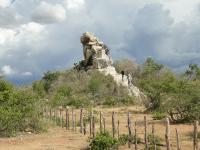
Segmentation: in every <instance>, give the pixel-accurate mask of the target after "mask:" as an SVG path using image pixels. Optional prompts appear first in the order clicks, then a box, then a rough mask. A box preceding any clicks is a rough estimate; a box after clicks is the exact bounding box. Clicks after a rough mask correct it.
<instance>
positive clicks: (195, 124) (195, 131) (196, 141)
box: [193, 121, 199, 150]
mask: <svg viewBox="0 0 200 150" xmlns="http://www.w3.org/2000/svg"><path fill="white" fill-rule="evenodd" d="M198 126H199V122H198V121H195V122H194V133H193V135H194V139H193V148H194V150H199V146H198Z"/></svg>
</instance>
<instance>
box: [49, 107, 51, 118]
mask: <svg viewBox="0 0 200 150" xmlns="http://www.w3.org/2000/svg"><path fill="white" fill-rule="evenodd" d="M49 111H50V119H52V110H51V107H50V110H49Z"/></svg>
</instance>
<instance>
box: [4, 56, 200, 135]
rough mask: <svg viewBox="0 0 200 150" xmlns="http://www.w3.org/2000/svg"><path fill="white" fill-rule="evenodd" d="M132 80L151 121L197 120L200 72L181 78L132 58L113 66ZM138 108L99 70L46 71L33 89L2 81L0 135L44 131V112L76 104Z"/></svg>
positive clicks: (188, 72) (195, 70) (192, 70)
mask: <svg viewBox="0 0 200 150" xmlns="http://www.w3.org/2000/svg"><path fill="white" fill-rule="evenodd" d="M114 66H115V67H116V70H117V71H118V72H119V73H120V72H121V71H122V70H124V71H125V73H126V74H128V73H130V74H131V75H132V77H133V84H135V85H136V86H138V87H139V88H140V90H141V91H142V92H143V93H144V94H145V95H146V96H147V97H146V99H144V100H143V101H142V103H141V102H140V104H143V105H145V107H146V110H147V112H152V113H153V118H154V119H162V118H164V117H166V116H169V117H170V118H171V121H173V122H174V123H182V122H193V121H194V120H200V68H199V67H198V66H197V65H194V64H191V65H189V67H188V69H187V70H186V71H185V72H184V73H182V74H175V73H173V72H172V71H171V70H170V69H167V68H166V67H165V66H164V65H162V64H158V63H156V62H155V61H154V60H153V59H151V58H148V59H147V60H146V62H145V63H144V64H143V65H138V64H136V63H134V62H133V61H131V60H126V59H125V60H120V61H116V62H115V63H114ZM134 104H139V101H138V100H137V99H136V98H135V97H134V96H128V91H127V90H126V88H124V87H122V86H120V85H117V84H116V83H115V82H114V80H113V78H112V76H109V75H108V76H105V75H103V74H101V73H99V72H98V71H95V70H93V71H87V72H85V71H77V70H75V69H70V70H66V71H63V72H47V73H45V74H44V76H43V78H42V80H40V81H35V82H34V83H33V84H32V87H29V88H15V87H14V86H13V85H11V84H10V83H8V82H6V81H5V80H3V79H2V78H1V79H0V135H1V136H10V135H14V134H15V133H17V132H18V131H25V130H27V129H28V130H31V131H33V132H34V131H41V130H43V125H42V124H43V123H42V122H41V118H42V113H41V112H42V111H41V110H42V108H43V107H44V106H45V105H48V106H50V107H58V106H74V107H77V108H79V107H95V106H97V105H104V106H120V105H134Z"/></svg>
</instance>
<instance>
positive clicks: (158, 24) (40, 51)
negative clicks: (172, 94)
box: [0, 0, 200, 83]
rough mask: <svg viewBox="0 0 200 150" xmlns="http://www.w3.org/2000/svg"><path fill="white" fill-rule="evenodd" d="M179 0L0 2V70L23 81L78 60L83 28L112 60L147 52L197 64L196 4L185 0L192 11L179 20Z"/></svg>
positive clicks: (178, 63)
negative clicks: (91, 33) (90, 33)
mask: <svg viewBox="0 0 200 150" xmlns="http://www.w3.org/2000/svg"><path fill="white" fill-rule="evenodd" d="M183 1H184V2H183ZM183 1H177V2H176V5H171V3H172V2H165V3H163V2H162V1H160V0H158V1H157V2H155V1H154V0H138V1H132V0H125V1H116V0H109V1H104V0H101V1H95V3H94V1H92V0H43V1H40V0H34V1H27V0H20V1H18V0H16V1H15V3H13V5H11V6H7V7H5V5H4V7H3V6H0V33H1V34H0V49H1V50H0V60H1V62H0V69H1V70H2V69H3V71H4V73H5V72H6V71H7V73H9V71H10V76H9V78H10V79H11V80H12V81H14V82H17V83H20V82H22V83H27V82H29V81H30V80H33V79H37V78H39V77H41V75H42V74H43V72H46V71H48V70H60V69H66V68H68V67H72V66H73V63H75V62H78V61H79V60H80V59H82V46H81V44H80V39H79V38H80V35H81V34H82V33H83V32H85V31H91V32H94V33H95V34H96V35H97V36H98V37H99V38H100V39H101V40H102V41H104V42H105V43H106V44H107V45H108V46H109V47H110V49H111V54H112V56H113V57H114V59H116V58H122V57H129V58H131V59H135V60H137V61H138V62H139V63H141V62H143V61H144V60H145V58H146V57H148V56H151V57H153V58H154V59H156V60H157V61H159V62H161V63H164V64H166V65H167V66H169V67H171V68H184V67H185V66H187V65H188V64H189V63H199V59H200V46H199V43H200V28H199V25H200V21H199V18H200V9H199V8H200V7H199V6H200V5H197V4H198V3H197V2H195V3H194V2H190V3H191V5H189V6H190V9H188V10H191V11H195V13H192V12H191V13H190V12H189V13H188V15H189V16H190V17H187V19H185V20H184V19H182V18H185V16H184V15H183V16H181V15H180V16H177V14H184V13H185V11H184V13H180V12H181V11H183V10H184V9H183V10H182V9H181V10H179V9H180V7H177V8H176V7H174V6H179V5H178V4H180V5H183V4H184V5H183V6H182V7H189V6H188V5H186V4H185V3H188V1H186V0H183ZM173 3H175V2H173ZM193 3H194V4H193ZM5 4H6V3H5ZM172 6H173V7H172ZM178 8H179V9H178ZM178 10H179V11H180V12H179V13H173V12H177V11H178ZM194 14H195V15H194ZM8 16H9V17H8ZM177 18H178V19H177ZM180 20H181V21H180ZM8 66H10V68H9V67H8ZM6 69H7V70H6ZM9 69H10V70H9ZM11 69H12V70H14V71H12V70H11ZM1 72H2V71H1ZM26 78H27V80H26ZM22 79H23V80H22Z"/></svg>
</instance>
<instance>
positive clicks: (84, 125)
mask: <svg viewBox="0 0 200 150" xmlns="http://www.w3.org/2000/svg"><path fill="white" fill-rule="evenodd" d="M83 134H84V135H86V122H85V121H84V122H83Z"/></svg>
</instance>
